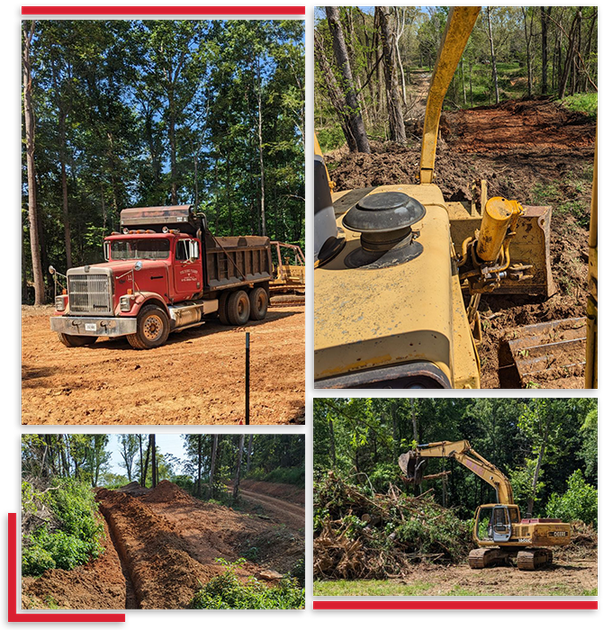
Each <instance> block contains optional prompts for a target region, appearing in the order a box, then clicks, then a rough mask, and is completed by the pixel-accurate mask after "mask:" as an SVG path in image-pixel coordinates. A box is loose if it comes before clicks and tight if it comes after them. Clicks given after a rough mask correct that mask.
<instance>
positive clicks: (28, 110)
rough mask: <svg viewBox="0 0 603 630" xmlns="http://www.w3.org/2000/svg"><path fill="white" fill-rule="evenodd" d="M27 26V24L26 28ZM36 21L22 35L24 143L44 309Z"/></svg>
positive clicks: (34, 258)
mask: <svg viewBox="0 0 603 630" xmlns="http://www.w3.org/2000/svg"><path fill="white" fill-rule="evenodd" d="M25 24H26V23H24V26H25ZM35 24H36V23H35V20H32V22H31V24H30V27H29V32H27V31H24V33H23V42H24V49H23V107H24V114H25V143H26V152H27V197H28V200H27V206H28V207H27V214H28V218H29V244H30V248H31V268H32V273H33V284H34V291H35V305H36V306H41V305H42V304H44V302H45V301H46V291H45V288H44V273H43V271H42V258H41V250H40V219H39V213H38V200H37V189H36V164H35V151H36V148H35V134H36V132H35V114H34V107H33V100H32V92H33V84H32V76H31V59H30V54H31V40H32V38H33V35H34V29H35Z"/></svg>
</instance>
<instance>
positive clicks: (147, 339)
mask: <svg viewBox="0 0 603 630" xmlns="http://www.w3.org/2000/svg"><path fill="white" fill-rule="evenodd" d="M136 319H137V323H136V329H137V330H136V332H135V333H134V334H132V335H128V343H129V344H130V345H131V346H132V348H135V349H136V350H146V349H148V348H157V347H159V346H162V345H163V344H164V343H165V341H166V339H167V338H168V335H169V334H170V323H169V320H168V316H167V315H166V314H165V311H164V310H163V309H161V308H159V307H158V306H155V305H154V304H149V305H148V306H145V307H143V308H142V309H141V310H140V313H138V317H137V318H136Z"/></svg>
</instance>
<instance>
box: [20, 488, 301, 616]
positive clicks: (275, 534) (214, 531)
mask: <svg viewBox="0 0 603 630" xmlns="http://www.w3.org/2000/svg"><path fill="white" fill-rule="evenodd" d="M122 490H123V491H114V490H106V489H104V488H101V489H98V490H97V492H96V498H97V501H98V504H99V508H100V511H101V514H102V516H103V517H104V520H105V523H104V526H105V533H106V539H105V542H104V544H105V552H104V553H103V554H102V556H101V557H99V558H98V559H96V560H92V561H91V562H89V563H88V564H87V565H84V566H81V567H76V568H75V569H73V570H72V571H61V570H56V569H53V570H49V571H46V572H45V573H44V574H43V575H42V576H41V577H40V578H37V579H35V578H24V579H23V585H22V605H23V607H24V608H48V607H51V606H55V607H57V606H58V607H60V608H67V609H72V608H73V609H86V610H88V609H90V610H97V609H112V610H122V609H134V608H139V609H184V608H188V606H189V602H190V600H191V599H192V597H193V595H194V594H195V593H196V592H197V591H198V590H199V587H200V585H202V584H206V583H207V582H208V581H209V580H210V579H211V578H213V577H215V576H217V575H219V574H221V573H222V572H223V571H224V570H225V568H224V566H222V565H221V564H220V563H218V562H217V558H224V560H226V561H228V562H234V561H236V560H238V559H239V558H240V557H241V556H243V555H245V553H247V555H250V554H249V550H250V549H253V555H254V560H253V561H250V560H248V561H247V562H246V563H245V564H244V565H243V566H241V567H237V568H236V569H235V572H236V574H237V575H238V576H239V577H241V578H243V579H244V578H247V577H249V576H255V577H257V578H258V579H262V580H264V581H268V582H270V581H271V580H274V579H277V577H276V576H278V575H282V574H284V573H286V572H288V571H290V570H291V569H292V568H293V566H294V564H295V562H296V561H297V560H299V559H300V558H303V554H304V538H303V515H302V517H301V520H298V521H297V522H295V523H293V524H291V523H287V522H285V521H283V520H282V519H279V518H278V516H277V515H275V514H272V518H271V519H270V520H271V522H267V521H266V520H263V519H262V518H260V517H258V516H254V515H250V514H244V513H241V512H237V511H235V510H233V509H232V508H227V507H224V506H220V505H215V504H210V503H206V502H203V501H199V500H197V499H195V498H194V497H192V496H190V495H189V494H187V493H186V492H185V491H183V490H182V489H180V488H179V487H178V486H176V485H175V484H172V483H170V482H168V481H162V482H161V483H160V484H158V486H157V487H156V488H155V489H153V490H148V491H144V492H143V491H142V490H143V489H141V488H140V487H139V486H137V484H131V485H130V486H127V487H126V488H123V489H122ZM282 503H285V502H284V501H283V502H282ZM292 507H294V508H296V507H297V506H292ZM300 522H301V529H300V528H299V527H295V526H292V525H299V524H300Z"/></svg>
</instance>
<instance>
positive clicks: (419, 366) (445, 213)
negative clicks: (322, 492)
mask: <svg viewBox="0 0 603 630" xmlns="http://www.w3.org/2000/svg"><path fill="white" fill-rule="evenodd" d="M479 10H480V9H479V7H454V8H453V9H452V10H451V11H450V13H449V18H448V23H447V26H446V29H445V32H444V36H443V40H442V45H441V47H440V52H439V55H438V60H437V62H436V66H435V69H434V72H433V75H432V80H431V86H430V90H429V94H428V98H427V105H426V111H425V122H424V131H423V143H422V150H421V160H420V165H419V182H418V183H417V184H412V185H411V184H408V185H406V184H405V185H388V186H377V187H369V188H363V189H356V190H350V191H342V192H334V185H333V182H332V181H331V180H330V178H329V174H328V171H327V169H326V166H325V161H324V157H323V155H322V153H321V150H320V147H319V145H318V141H317V140H316V137H315V144H314V152H315V156H314V267H315V270H314V350H315V353H314V382H315V388H317V389H344V388H345V389H354V388H359V389H407V388H426V389H434V388H458V389H466V388H471V389H473V388H479V387H480V362H479V355H478V351H477V347H478V345H479V343H480V341H481V324H480V319H479V312H478V305H479V301H480V297H481V295H482V294H483V293H492V292H494V293H507V294H531V295H542V296H545V297H549V296H550V295H552V293H553V292H554V290H555V289H554V283H553V279H552V273H551V262H550V221H551V207H550V206H547V207H535V206H532V207H528V206H522V205H521V204H520V203H519V202H518V201H516V200H512V199H504V198H501V197H494V198H488V194H487V186H486V184H485V182H483V181H482V182H478V183H476V184H474V187H473V191H474V196H473V197H474V198H473V200H472V202H471V204H465V205H463V204H462V203H461V202H455V201H445V200H444V197H443V194H442V191H441V189H440V188H439V187H438V186H437V185H436V183H434V166H435V154H436V146H437V138H438V128H439V122H440V114H441V111H442V106H443V102H444V97H445V95H446V91H447V89H448V86H449V84H450V82H451V80H452V77H453V75H454V71H455V69H456V67H457V65H458V63H459V60H460V58H461V55H462V54H463V50H464V48H465V45H466V43H467V41H468V39H469V35H470V34H471V31H472V29H473V26H474V24H475V21H476V19H477V16H478V14H479ZM591 234H593V232H591ZM591 240H593V242H592V243H591V249H590V255H591V261H592V262H591V265H590V268H591V276H590V278H591V282H590V286H591V299H590V301H589V319H588V326H589V331H588V340H587V342H586V343H587V348H590V351H589V352H588V353H587V354H588V357H589V358H588V360H589V365H588V366H587V387H591V386H592V384H593V383H594V382H596V353H595V348H596V341H595V337H596V305H597V301H596V230H595V232H594V237H593V239H591ZM579 326H580V330H572V334H573V335H574V336H579V337H580V340H578V341H577V342H578V343H582V341H581V339H582V338H583V337H584V336H586V333H584V334H583V330H584V329H586V324H584V323H579ZM577 327H578V323H577V324H575V325H574V326H573V328H577ZM555 341H557V342H558V341H559V338H557V339H555ZM518 352H519V355H518V356H520V357H521V358H525V356H526V355H529V356H528V357H527V359H526V361H529V362H531V363H535V362H536V361H537V358H536V351H535V350H534V351H533V352H532V351H531V350H530V351H528V350H525V349H523V347H522V348H521V349H520V350H519V351H518ZM544 361H545V363H546V359H544ZM538 365H539V364H538ZM518 369H519V368H518ZM530 369H534V368H530Z"/></svg>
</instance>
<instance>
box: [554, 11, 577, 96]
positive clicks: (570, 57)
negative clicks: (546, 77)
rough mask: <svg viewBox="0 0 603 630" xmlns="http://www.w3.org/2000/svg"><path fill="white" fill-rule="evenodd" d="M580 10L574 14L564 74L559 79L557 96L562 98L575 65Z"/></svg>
mask: <svg viewBox="0 0 603 630" xmlns="http://www.w3.org/2000/svg"><path fill="white" fill-rule="evenodd" d="M579 13H580V10H577V11H576V14H575V15H574V19H573V21H572V26H571V28H570V32H569V41H568V44H567V54H566V56H565V64H564V66H563V74H562V75H561V78H560V80H559V90H558V91H557V97H558V98H559V100H561V99H562V98H563V97H564V96H565V90H566V89H567V81H568V79H569V76H570V74H569V73H570V70H571V68H572V66H573V65H574V56H575V45H576V44H575V42H576V24H577V21H578V15H579Z"/></svg>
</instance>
